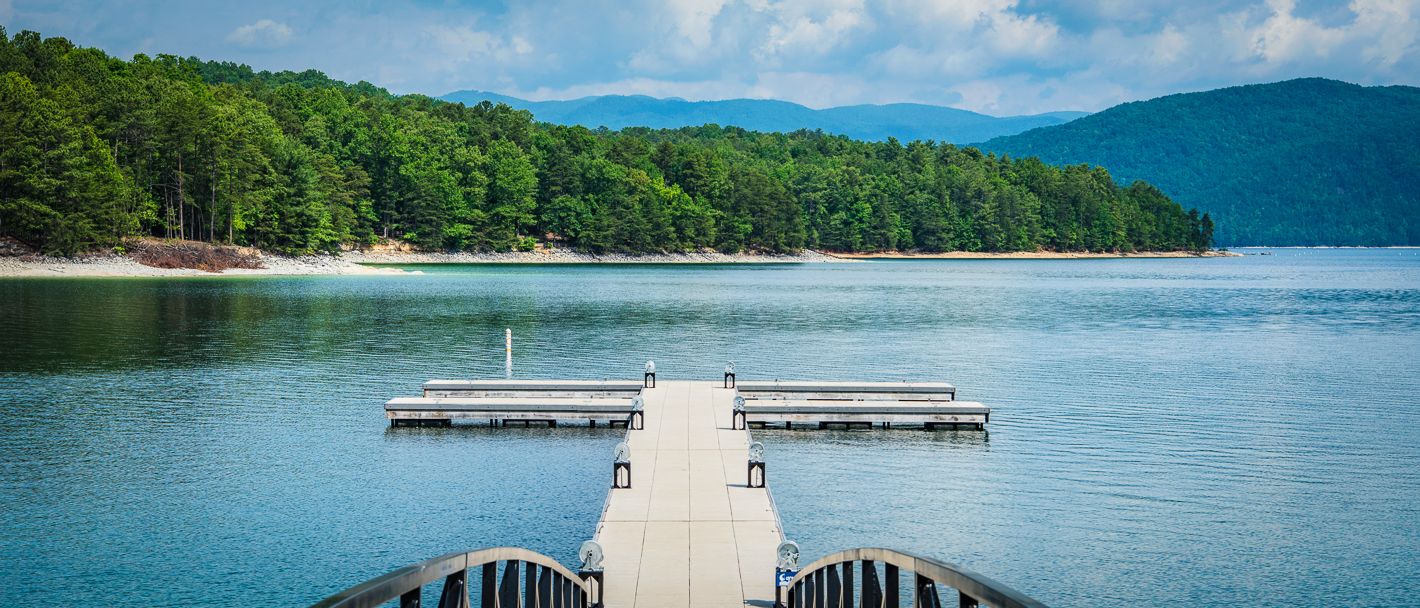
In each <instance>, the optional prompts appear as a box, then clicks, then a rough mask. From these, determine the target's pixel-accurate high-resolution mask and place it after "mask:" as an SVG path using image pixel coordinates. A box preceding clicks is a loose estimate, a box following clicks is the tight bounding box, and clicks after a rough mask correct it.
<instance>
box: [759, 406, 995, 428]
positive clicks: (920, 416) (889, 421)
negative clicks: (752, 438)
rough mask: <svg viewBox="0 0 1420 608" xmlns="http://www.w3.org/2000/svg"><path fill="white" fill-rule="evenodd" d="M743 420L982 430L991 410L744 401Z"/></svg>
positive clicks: (823, 425) (763, 423)
mask: <svg viewBox="0 0 1420 608" xmlns="http://www.w3.org/2000/svg"><path fill="white" fill-rule="evenodd" d="M745 421H746V422H747V423H748V424H749V425H750V426H752V427H759V428H763V427H765V426H768V425H770V424H775V425H778V424H782V425H784V426H785V427H786V428H794V425H795V424H801V425H803V424H817V425H818V427H819V428H828V427H832V426H844V427H855V426H863V427H871V426H872V425H873V424H881V425H882V426H883V427H884V428H886V427H890V426H892V425H895V424H896V425H908V426H916V425H921V426H922V427H923V428H926V429H929V430H933V429H938V428H958V427H969V428H975V429H977V430H981V429H983V428H985V425H986V423H988V422H990V421H991V408H989V407H986V406H985V405H982V404H980V403H976V402H972V401H887V400H880V401H811V400H790V399H779V400H746V401H745Z"/></svg>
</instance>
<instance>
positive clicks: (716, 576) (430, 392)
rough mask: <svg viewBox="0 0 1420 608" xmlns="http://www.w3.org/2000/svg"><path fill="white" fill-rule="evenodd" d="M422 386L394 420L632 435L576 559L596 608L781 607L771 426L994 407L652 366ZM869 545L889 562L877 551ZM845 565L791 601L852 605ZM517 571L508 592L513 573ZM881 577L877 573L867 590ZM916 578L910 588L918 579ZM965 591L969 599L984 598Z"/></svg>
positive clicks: (879, 387) (876, 389)
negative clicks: (841, 582) (693, 375)
mask: <svg viewBox="0 0 1420 608" xmlns="http://www.w3.org/2000/svg"><path fill="white" fill-rule="evenodd" d="M423 389H425V391H423V396H419V398H398V399H391V401H389V402H386V403H385V415H386V418H389V420H391V423H392V425H396V426H402V425H426V423H432V425H452V423H453V420H456V419H471V420H488V423H491V425H508V423H510V422H513V423H517V422H523V423H532V422H540V423H547V425H548V426H554V425H557V422H558V420H586V422H589V423H591V425H596V423H598V422H606V423H609V425H612V423H615V425H623V426H625V428H626V429H628V430H626V439H625V442H623V443H622V445H621V446H618V450H616V452H618V453H616V459H615V462H613V463H612V472H611V473H612V483H611V486H612V489H611V490H609V492H608V494H606V501H605V506H603V509H602V514H601V519H599V521H598V523H596V531H595V536H594V540H595V544H594V543H588V544H592V545H594V547H595V548H596V551H595V555H596V557H595V558H589V557H586V555H584V557H582V558H584V560H588V564H596V565H595V567H592V565H586V564H584V570H582V571H581V572H579V575H581V577H582V578H585V580H588V581H595V585H592V587H588V588H589V590H591V588H595V590H596V591H595V594H596V597H598V599H599V601H601V602H602V604H601V605H605V607H611V608H679V607H686V608H689V607H772V605H775V601H777V599H781V598H778V597H777V595H775V591H777V588H775V575H777V572H778V571H777V564H778V560H780V555H778V551H780V550H781V543H784V530H782V526H781V524H780V516H778V510H777V507H775V504H774V499H772V497H771V494H770V490H768V483H767V477H768V476H767V470H765V465H764V460H763V446H758V445H755V443H754V442H753V438H751V435H750V433H751V429H753V428H761V426H767V425H784V426H785V428H795V429H797V428H831V426H869V428H870V426H873V425H875V423H878V425H882V426H883V428H889V426H920V428H926V429H939V428H967V429H984V426H985V423H987V422H988V420H990V412H991V411H990V408H985V406H984V405H981V403H976V402H958V401H956V386H951V385H949V384H943V382H807V381H805V382H797V381H795V382H781V381H772V382H760V381H755V382H751V381H745V382H740V384H738V385H736V384H734V376H733V374H731V372H728V371H727V374H726V378H724V381H723V382H719V381H716V382H673V381H666V382H662V384H659V385H657V384H656V379H655V375H653V372H652V369H650V368H649V365H648V374H646V379H645V382H636V381H629V382H628V381H430V382H427V384H425V386H423ZM795 425H798V426H795ZM785 547H792V548H788V551H791V554H792V563H794V564H797V558H798V553H797V551H798V550H797V547H795V545H792V544H787V545H785ZM584 550H585V547H584ZM875 551H880V553H883V555H887V553H885V550H875ZM602 554H605V557H602ZM873 555H876V554H873ZM912 563H913V564H916V561H912ZM885 564H887V565H885V568H887V570H885V574H883V575H885V577H886V578H885V581H886V584H887V588H889V591H887V595H885V597H887V598H896V597H897V595H896V594H897V587H896V585H897V574H896V572H897V570H896V568H897V565H893V564H889V563H887V561H885ZM927 565H930V564H927ZM487 568H490V567H487V565H484V574H483V577H484V587H483V590H484V594H486V595H487V594H488V592H490V590H491V588H493V587H490V585H491V582H487V581H490V580H491V581H496V574H490V572H494V571H493V570H487ZM588 568H589V570H588ZM834 568H838V565H835V567H834ZM851 568H852V565H848V567H842V568H839V570H842V572H843V575H845V577H849V578H846V581H848V582H846V584H848V585H849V587H848V588H846V591H845V590H842V588H839V587H836V585H838V578H834V577H836V575H838V574H836V572H838V570H835V574H832V575H829V577H828V578H825V580H828V581H829V582H826V585H828V587H822V588H819V591H814V590H808V591H805V590H804V584H802V581H804V574H799V575H797V577H795V578H794V581H791V582H795V584H798V587H797V590H798V591H797V592H798V594H799V595H795V597H797V598H798V599H795V601H794V602H795V604H797V605H812V607H824V605H842V604H839V601H838V599H843V598H848V599H846V601H849V602H851V601H852V599H851V597H852V595H853V590H852V578H851V571H852V570H851ZM872 568H873V565H872V561H866V563H865V565H862V568H861V570H863V577H865V578H863V585H865V588H863V592H862V597H863V599H862V601H863V602H865V604H863V605H868V604H866V602H869V599H868V598H869V595H870V592H869V590H868V585H869V574H868V570H872ZM927 570H929V571H930V568H927ZM920 571H922V568H919V574H920ZM511 572H513V574H511V577H513V578H511V581H513V582H511V585H513V587H511V588H513V590H514V595H515V590H517V571H515V570H511ZM530 572H531V571H530ZM943 572H947V571H946V570H944V571H943ZM790 575H794V572H790ZM490 577H493V578H490ZM530 577H531V574H530ZM815 577H816V574H815ZM873 577H876V574H873ZM951 577H958V578H961V577H966V575H957V574H954V571H953V572H947V574H941V575H939V577H936V578H933V580H950V578H951ZM544 578H547V575H544ZM967 578H970V577H967ZM531 580H532V578H527V580H525V582H527V581H531ZM815 581H818V578H812V580H809V584H811V587H812V585H814V584H821V582H822V581H818V582H815ZM876 581H878V578H872V584H873V585H876V584H878V582H876ZM922 581H923V578H920V577H919V580H917V582H919V585H920V584H922ZM457 584H459V585H461V584H463V582H461V580H460V582H457ZM930 584H932V582H930V581H929V585H930ZM957 584H958V588H960V587H961V585H967V587H970V584H973V582H971V581H967V580H966V578H963V580H961V581H957ZM447 585H450V582H446V587H447ZM504 587H507V574H506V581H504V584H503V585H500V587H498V590H500V591H498V594H500V597H501V595H504V592H506V590H504ZM527 590H530V591H528V594H530V595H528V597H534V595H537V597H541V595H538V592H535V585H534V582H527ZM825 590H826V591H825ZM835 590H836V591H835ZM971 590H973V592H977V594H978V595H977V597H981V595H983V594H985V592H987V591H980V592H978V591H976V590H974V588H971ZM983 590H984V588H983ZM589 592H591V591H589ZM804 592H807V594H808V595H807V597H808V598H809V599H808V602H807V604H805V599H804V595H802V594H804ZM873 592H876V591H873ZM914 592H922V594H927V595H922V597H923V598H926V597H929V595H930V598H933V601H932V602H929V604H926V605H937V604H933V602H934V601H936V599H934V598H936V597H937V592H936V590H934V588H932V590H930V594H929V592H927V591H924V590H923V588H919V590H917V591H914ZM815 594H816V595H815ZM835 594H836V595H835ZM829 595H832V598H829ZM988 597H990V595H988ZM814 598H819V599H814ZM825 599H826V602H825ZM968 599H971V598H968V597H967V595H963V599H961V605H963V607H966V605H973V607H974V605H977V602H976V599H971V601H970V602H968ZM510 601H511V599H510ZM924 601H926V599H924ZM486 605H487V604H486ZM530 605H531V604H530ZM540 605H544V604H540ZM846 605H852V604H846ZM1004 605H1017V604H1011V602H1005V604H1004ZM1020 605H1024V604H1020Z"/></svg>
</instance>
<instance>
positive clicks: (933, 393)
mask: <svg viewBox="0 0 1420 608" xmlns="http://www.w3.org/2000/svg"><path fill="white" fill-rule="evenodd" d="M735 388H738V389H739V391H740V394H741V395H743V396H744V398H745V399H766V400H767V399H796V400H804V399H806V400H816V401H818V400H823V401H951V400H953V399H956V397H957V387H955V386H952V385H950V384H947V383H946V382H830V381H817V380H815V381H803V380H769V381H765V380H744V381H740V382H738V383H736V385H735Z"/></svg>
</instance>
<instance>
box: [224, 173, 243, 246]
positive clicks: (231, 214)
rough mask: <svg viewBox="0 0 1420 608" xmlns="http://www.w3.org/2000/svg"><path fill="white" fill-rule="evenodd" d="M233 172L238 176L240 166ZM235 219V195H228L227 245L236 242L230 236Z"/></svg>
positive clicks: (239, 174)
mask: <svg viewBox="0 0 1420 608" xmlns="http://www.w3.org/2000/svg"><path fill="white" fill-rule="evenodd" d="M234 173H235V174H236V176H237V177H240V176H241V174H242V170H241V168H237V169H236V171H234ZM234 181H235V180H234ZM236 221H237V197H235V196H228V197H227V244H228V245H233V244H236V240H235V239H233V238H232V224H235V223H236Z"/></svg>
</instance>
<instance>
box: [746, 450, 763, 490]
mask: <svg viewBox="0 0 1420 608" xmlns="http://www.w3.org/2000/svg"><path fill="white" fill-rule="evenodd" d="M747 476H748V479H747V480H746V483H745V485H746V486H748V487H751V488H762V487H764V484H765V481H766V480H765V476H764V444H762V443H760V442H758V441H756V442H754V443H751V444H749V470H748V471H747Z"/></svg>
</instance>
